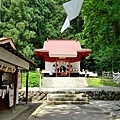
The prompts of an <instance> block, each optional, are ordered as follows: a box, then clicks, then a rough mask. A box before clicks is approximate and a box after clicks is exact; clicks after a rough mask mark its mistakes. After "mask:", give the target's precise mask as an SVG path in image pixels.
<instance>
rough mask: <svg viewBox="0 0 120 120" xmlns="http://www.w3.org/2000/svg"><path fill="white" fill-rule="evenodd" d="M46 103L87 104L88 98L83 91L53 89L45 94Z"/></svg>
mask: <svg viewBox="0 0 120 120" xmlns="http://www.w3.org/2000/svg"><path fill="white" fill-rule="evenodd" d="M47 103H48V104H49V105H60V104H89V99H88V97H87V95H86V94H85V93H76V92H75V91H71V92H70V91H69V92H68V91H56V92H55V91H54V92H51V93H49V94H47Z"/></svg>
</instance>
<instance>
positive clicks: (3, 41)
mask: <svg viewBox="0 0 120 120" xmlns="http://www.w3.org/2000/svg"><path fill="white" fill-rule="evenodd" d="M0 47H2V48H4V49H5V50H7V51H9V52H11V53H12V54H14V55H16V56H18V57H19V58H21V59H23V60H25V61H26V62H28V63H29V64H30V65H34V66H37V64H36V63H34V62H33V61H31V60H29V59H28V58H26V57H25V56H24V55H22V54H21V53H20V52H18V51H17V50H16V47H15V45H14V43H13V40H12V38H0Z"/></svg>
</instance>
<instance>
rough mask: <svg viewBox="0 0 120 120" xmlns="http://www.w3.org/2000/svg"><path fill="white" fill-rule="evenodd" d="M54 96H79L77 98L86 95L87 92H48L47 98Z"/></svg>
mask: <svg viewBox="0 0 120 120" xmlns="http://www.w3.org/2000/svg"><path fill="white" fill-rule="evenodd" d="M52 97H54V98H55V97H77V98H81V97H86V94H85V93H80V94H75V93H65V94H64V93H61V94H60V93H49V94H47V98H52Z"/></svg>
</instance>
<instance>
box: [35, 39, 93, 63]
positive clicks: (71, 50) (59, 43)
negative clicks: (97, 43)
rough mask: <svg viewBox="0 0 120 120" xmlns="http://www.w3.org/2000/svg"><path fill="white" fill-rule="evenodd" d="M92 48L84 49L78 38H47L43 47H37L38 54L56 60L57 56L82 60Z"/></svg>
mask: <svg viewBox="0 0 120 120" xmlns="http://www.w3.org/2000/svg"><path fill="white" fill-rule="evenodd" d="M90 51H91V50H90V49H82V48H81V45H80V43H79V41H76V40H47V41H45V42H44V46H43V49H36V50H35V53H36V55H37V56H38V57H39V58H40V59H42V60H45V61H50V62H52V61H55V59H56V58H58V59H61V58H65V59H68V58H69V59H71V62H75V61H80V60H81V59H84V58H85V57H86V56H88V54H89V53H90Z"/></svg>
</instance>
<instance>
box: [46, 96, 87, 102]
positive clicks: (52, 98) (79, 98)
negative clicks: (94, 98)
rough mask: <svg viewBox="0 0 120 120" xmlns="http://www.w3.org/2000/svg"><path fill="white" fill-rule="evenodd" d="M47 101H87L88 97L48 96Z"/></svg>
mask: <svg viewBox="0 0 120 120" xmlns="http://www.w3.org/2000/svg"><path fill="white" fill-rule="evenodd" d="M47 100H48V101H88V97H48V98H47Z"/></svg>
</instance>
